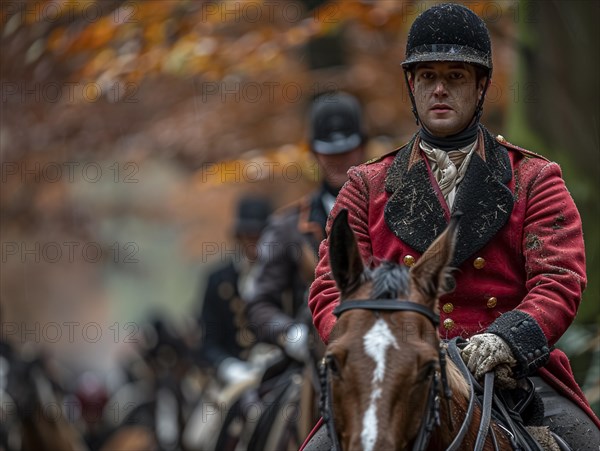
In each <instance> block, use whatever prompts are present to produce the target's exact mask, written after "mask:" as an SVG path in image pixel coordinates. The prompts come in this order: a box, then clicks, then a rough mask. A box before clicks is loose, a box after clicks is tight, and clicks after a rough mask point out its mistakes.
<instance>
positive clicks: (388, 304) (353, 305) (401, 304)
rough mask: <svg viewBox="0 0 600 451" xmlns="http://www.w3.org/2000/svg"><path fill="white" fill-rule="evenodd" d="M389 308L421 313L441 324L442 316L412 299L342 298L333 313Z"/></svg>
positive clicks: (337, 314)
mask: <svg viewBox="0 0 600 451" xmlns="http://www.w3.org/2000/svg"><path fill="white" fill-rule="evenodd" d="M355 309H361V310H389V311H408V312H416V313H420V314H422V315H424V316H426V317H427V318H429V320H430V321H431V322H432V323H433V324H434V325H435V326H438V325H439V324H440V316H439V315H436V314H435V313H433V312H432V311H431V310H429V309H428V308H427V307H425V306H423V305H421V304H416V303H414V302H410V301H401V300H399V299H353V300H342V301H341V302H340V303H339V304H338V305H337V307H336V308H335V309H333V314H334V315H335V316H336V317H337V318H339V317H340V316H341V315H342V313H344V312H346V311H348V310H355Z"/></svg>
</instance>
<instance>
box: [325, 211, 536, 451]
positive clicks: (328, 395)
mask: <svg viewBox="0 0 600 451" xmlns="http://www.w3.org/2000/svg"><path fill="white" fill-rule="evenodd" d="M347 216H348V213H347V211H342V212H341V213H340V214H339V215H338V216H337V217H336V219H335V221H334V223H333V226H332V230H331V234H330V254H329V255H330V263H331V268H332V273H333V277H334V279H335V281H336V284H337V286H338V288H339V290H340V292H341V298H342V301H341V302H340V304H339V305H338V306H337V308H336V310H335V311H334V314H336V315H337V316H338V318H339V319H338V321H337V323H336V325H335V327H334V329H333V331H332V333H331V337H330V341H329V345H328V348H327V352H326V356H325V359H324V365H323V369H322V371H323V373H322V378H323V381H322V384H323V386H324V389H323V390H324V391H325V396H324V398H323V400H322V403H323V406H322V407H323V410H324V415H323V417H324V420H325V421H326V422H327V424H328V429H329V435H330V438H331V440H332V441H333V442H334V443H333V446H334V448H337V449H343V450H365V451H372V450H381V449H386V450H388V449H389V450H393V449H400V450H402V449H413V450H442V449H444V450H445V449H448V450H458V449H460V450H473V449H483V450H492V449H500V450H512V449H513V446H511V440H510V439H509V433H507V432H506V429H504V428H502V427H500V426H498V425H497V424H496V423H495V421H493V420H491V421H490V420H486V419H485V416H486V415H484V424H485V425H486V426H485V430H484V431H483V433H482V434H478V429H479V425H480V420H481V417H482V410H481V409H480V408H479V406H478V405H476V404H475V403H474V402H473V403H470V399H471V398H474V396H472V394H471V391H470V390H471V388H470V385H469V384H468V382H467V381H466V379H465V376H464V373H461V371H459V369H458V368H457V366H456V365H455V364H454V363H452V361H450V360H449V359H448V360H446V355H445V347H444V346H443V345H442V343H441V341H440V338H439V336H438V332H437V324H438V321H439V317H438V316H437V314H436V313H434V312H438V298H439V297H440V295H441V294H443V293H444V292H445V291H446V285H448V283H447V281H448V280H449V277H450V274H449V272H450V268H449V267H448V264H449V262H450V260H451V257H452V254H453V251H454V242H455V239H456V231H457V219H456V218H454V219H452V220H451V221H450V224H449V226H448V228H447V229H446V230H445V231H444V232H443V233H442V234H441V235H440V236H439V237H438V238H437V239H436V240H435V242H434V243H432V245H431V246H430V248H429V249H428V250H427V251H426V252H425V253H424V254H423V255H422V256H421V258H420V259H419V261H418V262H417V263H416V264H415V265H414V266H413V267H412V268H411V269H410V271H409V270H407V269H406V268H405V267H401V266H399V265H396V264H392V263H388V262H384V263H383V264H382V265H380V266H378V267H377V268H375V269H368V268H365V267H364V265H363V262H362V259H361V257H360V254H359V251H358V247H357V244H356V241H355V237H354V234H353V232H352V230H351V228H350V227H349V225H348V220H347ZM467 377H468V376H467ZM444 398H446V399H444ZM471 405H472V406H471ZM470 406H471V407H470ZM465 417H469V418H468V419H470V420H471V421H464V420H465ZM486 421H487V422H486ZM488 424H489V425H490V427H491V430H490V432H489V433H488V429H487V425H488ZM457 437H458V438H457ZM531 449H536V448H535V447H533V448H531ZM537 449H541V448H537Z"/></svg>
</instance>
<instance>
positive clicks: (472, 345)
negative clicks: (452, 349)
mask: <svg viewBox="0 0 600 451" xmlns="http://www.w3.org/2000/svg"><path fill="white" fill-rule="evenodd" d="M462 359H463V360H464V362H465V363H466V364H467V366H468V367H469V370H470V371H471V373H473V375H474V376H475V378H476V379H481V378H482V377H483V375H484V374H485V373H487V372H489V371H492V370H493V369H494V368H495V367H496V366H498V365H501V364H508V365H509V366H513V365H514V364H516V363H517V361H516V360H515V358H514V356H513V354H512V352H511V350H510V348H509V346H508V344H507V343H506V342H505V341H504V340H503V339H502V338H500V337H499V336H498V335H496V334H489V333H485V334H478V335H473V336H472V337H471V338H470V339H469V341H468V344H467V345H466V346H465V348H464V349H463V350H462Z"/></svg>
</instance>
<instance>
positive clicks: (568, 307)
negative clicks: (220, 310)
mask: <svg viewBox="0 0 600 451" xmlns="http://www.w3.org/2000/svg"><path fill="white" fill-rule="evenodd" d="M402 66H403V68H404V72H405V76H406V81H407V83H408V87H409V92H410V93H411V99H412V103H413V112H414V114H415V116H416V118H417V123H419V124H420V126H421V127H420V130H419V131H418V133H417V134H416V135H415V136H414V137H413V139H412V140H411V141H410V142H409V143H408V144H407V145H405V146H403V147H402V148H400V149H398V150H396V151H395V152H392V153H390V154H388V155H385V156H384V157H382V158H379V159H377V160H376V161H372V162H369V163H366V164H364V165H361V166H358V167H355V168H352V169H351V170H350V171H349V173H348V175H349V180H348V182H347V183H346V185H345V186H344V188H343V189H342V190H341V192H340V193H339V195H338V197H337V201H336V204H335V206H334V208H333V210H332V212H331V215H330V218H329V222H328V229H327V230H329V227H330V225H331V221H332V219H333V218H334V217H335V216H336V215H337V214H338V213H339V212H340V211H341V210H342V209H347V210H348V211H349V222H350V225H351V227H352V229H353V230H354V233H355V235H356V237H357V240H358V243H359V248H360V252H361V254H362V257H363V260H364V261H365V262H367V263H369V264H371V265H376V264H377V263H378V262H380V261H382V260H389V261H394V262H402V263H403V264H405V265H407V266H412V265H413V264H414V263H415V262H416V261H417V260H418V259H419V257H420V255H421V254H422V253H423V252H424V251H425V250H426V249H427V247H428V246H429V245H430V244H431V243H432V242H433V240H434V239H435V238H436V237H437V236H438V234H439V233H440V232H442V231H443V230H444V228H445V227H446V225H447V224H448V221H449V218H450V216H451V214H452V213H453V212H455V211H461V212H462V213H463V216H462V219H461V223H460V230H459V233H458V237H457V245H456V252H455V256H454V260H453V262H452V264H451V265H452V266H453V267H455V268H457V270H456V271H455V273H454V274H455V289H454V291H453V292H452V293H450V294H447V295H445V296H443V297H442V298H441V299H440V309H441V311H440V314H441V325H440V330H439V333H440V335H441V337H442V338H448V339H450V338H453V337H455V336H462V337H464V338H469V344H468V345H467V347H466V348H465V350H464V352H463V358H464V359H465V361H466V362H467V364H468V366H469V369H470V370H471V371H472V372H473V373H474V374H475V375H476V376H477V377H480V376H481V375H483V374H484V373H485V372H487V371H490V370H492V369H493V368H494V367H495V366H496V365H498V364H509V365H510V366H511V367H512V371H513V374H514V375H515V377H523V376H533V380H534V382H535V384H536V390H537V391H538V393H539V394H540V395H541V397H542V400H543V402H544V407H545V418H544V424H545V425H548V426H550V429H551V430H553V431H554V432H556V433H557V434H558V435H560V436H562V437H564V438H565V440H566V441H567V442H568V443H569V445H570V446H571V448H572V449H574V450H575V449H581V450H583V449H598V445H600V432H599V429H598V426H600V422H599V421H598V418H597V417H596V416H595V415H594V413H593V412H592V410H591V408H590V406H589V404H588V402H587V401H586V399H585V397H584V395H583V393H582V391H581V389H580V388H579V387H578V385H577V383H576V382H575V379H574V377H573V373H572V371H571V368H570V365H569V361H568V359H567V357H566V355H565V354H564V353H563V352H562V351H561V350H559V349H555V348H554V347H553V346H554V344H555V343H556V341H557V340H558V339H559V338H560V337H561V336H562V334H563V333H564V332H565V330H566V329H567V328H568V327H569V325H570V324H571V323H572V321H573V319H574V318H575V315H576V312H577V308H578V305H579V302H580V300H581V294H582V291H583V289H584V288H585V285H586V274H585V253H584V244H583V235H582V231H581V219H580V216H579V213H578V212H577V208H576V207H575V204H574V202H573V199H572V198H571V196H570V194H569V192H568V191H567V188H566V187H565V184H564V181H563V179H562V176H561V171H560V168H559V166H558V165H557V164H556V163H552V162H550V161H548V160H546V159H545V158H543V157H541V156H539V155H536V154H534V153H533V152H530V151H527V150H524V149H521V148H519V147H517V146H514V145H512V144H510V143H508V142H507V141H506V140H505V139H504V138H503V137H502V136H500V135H498V136H493V135H491V134H490V133H489V132H488V131H487V129H485V128H484V127H483V126H482V125H481V124H480V123H479V118H480V116H481V111H482V106H483V101H484V98H485V92H486V89H487V87H488V86H489V83H490V80H491V73H492V58H491V45H490V38H489V34H488V30H487V28H486V26H485V24H484V23H483V21H482V20H481V19H479V18H478V17H477V16H476V15H475V14H474V13H472V12H471V11H470V10H469V9H467V8H465V7H464V6H461V5H456V4H446V5H437V6H434V7H432V8H430V9H428V10H427V11H425V12H424V13H423V14H421V15H420V16H419V17H418V18H417V19H416V20H415V22H414V24H413V25H412V28H411V30H410V33H409V36H408V42H407V51H406V60H405V61H404V62H403V63H402ZM319 255H320V262H319V264H318V266H317V268H316V273H315V276H316V279H315V281H314V282H313V284H312V286H311V289H310V296H309V301H308V302H309V307H310V309H311V311H312V314H313V321H314V324H315V326H316V327H317V329H318V331H319V333H320V335H321V338H322V339H323V340H324V341H325V342H327V340H328V337H329V333H330V332H331V329H332V327H333V325H334V322H335V317H334V316H333V314H332V311H333V309H334V307H335V306H336V305H337V304H338V303H339V292H338V290H337V288H336V286H335V282H334V280H333V279H332V275H331V270H330V266H329V257H328V240H325V241H323V242H322V244H321V247H320V250H319ZM317 435H319V433H318V434H317ZM320 435H321V438H322V437H323V431H322V430H321V431H320ZM308 448H310V449H315V447H314V446H312V445H310V446H309V447H308Z"/></svg>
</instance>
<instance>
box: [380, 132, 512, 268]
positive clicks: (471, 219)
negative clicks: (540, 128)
mask: <svg viewBox="0 0 600 451" xmlns="http://www.w3.org/2000/svg"><path fill="white" fill-rule="evenodd" d="M480 130H481V132H482V134H483V140H484V148H485V161H484V160H483V159H482V158H481V157H480V156H479V155H478V154H477V153H475V154H473V156H472V158H471V162H470V164H469V168H468V169H467V172H466V174H465V177H464V178H463V180H462V182H461V183H460V185H459V188H458V191H457V193H456V198H455V200H454V206H453V209H452V210H453V211H461V212H462V213H463V217H462V218H461V221H460V227H459V231H458V237H457V243H456V251H455V253H454V259H453V261H452V265H453V266H455V267H457V266H459V265H460V264H461V263H462V262H464V261H465V260H466V259H467V258H469V257H470V256H471V255H473V254H474V253H475V252H477V251H478V250H479V249H481V248H482V247H483V246H485V245H486V244H487V243H488V241H490V239H491V238H492V237H493V236H494V235H495V234H496V233H497V232H498V231H499V230H500V229H501V228H502V227H503V226H504V224H506V222H507V220H508V218H509V217H510V214H511V212H512V209H513V204H514V197H513V194H512V192H511V191H510V189H509V188H508V187H507V186H506V184H507V183H508V182H509V181H510V180H511V179H512V168H511V165H510V160H509V158H508V152H507V151H506V149H505V148H504V147H502V146H501V145H500V144H498V143H497V141H496V140H495V139H494V138H493V136H492V135H491V134H490V133H489V132H488V131H487V129H486V128H485V127H483V126H482V125H480ZM416 138H417V135H415V136H414V137H413V139H412V140H411V142H410V143H409V144H407V145H406V146H405V147H404V148H402V149H401V150H400V151H399V152H398V154H397V155H396V158H395V159H394V161H393V162H392V165H391V166H390V169H389V170H388V173H387V176H386V181H385V188H386V191H387V192H388V193H390V194H391V196H390V198H389V200H388V202H387V204H386V206H385V210H384V217H385V221H386V224H387V225H388V227H389V228H390V229H391V230H392V232H393V233H394V235H396V236H397V237H398V238H400V239H401V240H402V241H404V242H405V243H406V244H408V245H409V246H411V247H412V248H413V249H415V250H417V251H418V252H421V253H423V252H425V250H426V249H427V248H428V247H429V246H430V245H431V243H432V242H433V241H434V240H435V238H436V237H437V236H438V235H439V234H440V233H441V232H442V231H443V230H444V229H445V228H446V226H447V225H448V220H447V218H446V216H445V214H444V211H445V209H444V207H442V204H441V203H440V198H439V197H438V194H437V191H436V190H435V189H434V186H433V185H432V179H430V174H429V172H428V169H427V164H426V163H425V160H424V159H423V158H420V159H419V160H418V161H417V162H416V163H414V164H413V165H412V166H411V168H410V169H408V163H409V159H410V155H411V152H412V148H413V146H414V143H415V140H416ZM434 183H435V182H434Z"/></svg>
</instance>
